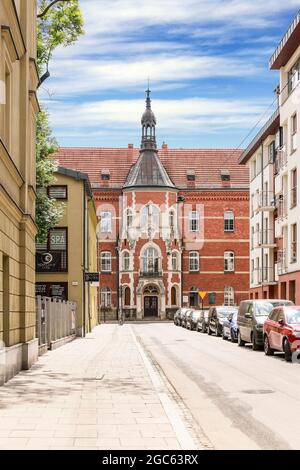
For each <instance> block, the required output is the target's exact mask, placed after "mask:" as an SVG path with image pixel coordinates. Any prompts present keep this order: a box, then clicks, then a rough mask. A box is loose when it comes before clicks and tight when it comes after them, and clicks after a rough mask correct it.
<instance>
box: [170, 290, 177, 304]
mask: <svg viewBox="0 0 300 470" xmlns="http://www.w3.org/2000/svg"><path fill="white" fill-rule="evenodd" d="M171 305H172V306H177V289H176V287H175V286H173V287H172V289H171Z"/></svg>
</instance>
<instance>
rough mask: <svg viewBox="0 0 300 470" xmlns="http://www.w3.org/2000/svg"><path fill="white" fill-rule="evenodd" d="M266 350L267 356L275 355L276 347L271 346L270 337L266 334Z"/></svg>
mask: <svg viewBox="0 0 300 470" xmlns="http://www.w3.org/2000/svg"><path fill="white" fill-rule="evenodd" d="M264 351H265V355H266V356H273V355H274V349H272V348H271V347H270V343H269V338H268V337H267V335H266V336H265V339H264Z"/></svg>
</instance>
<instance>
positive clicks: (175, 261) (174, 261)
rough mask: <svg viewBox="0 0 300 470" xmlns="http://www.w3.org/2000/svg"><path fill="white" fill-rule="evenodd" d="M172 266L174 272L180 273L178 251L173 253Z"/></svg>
mask: <svg viewBox="0 0 300 470" xmlns="http://www.w3.org/2000/svg"><path fill="white" fill-rule="evenodd" d="M171 264H172V271H178V253H177V252H176V251H173V253H172V259H171Z"/></svg>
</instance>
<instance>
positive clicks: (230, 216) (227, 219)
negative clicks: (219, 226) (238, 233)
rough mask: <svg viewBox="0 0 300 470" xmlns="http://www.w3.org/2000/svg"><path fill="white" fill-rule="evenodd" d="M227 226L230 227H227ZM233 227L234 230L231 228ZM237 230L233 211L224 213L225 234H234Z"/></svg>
mask: <svg viewBox="0 0 300 470" xmlns="http://www.w3.org/2000/svg"><path fill="white" fill-rule="evenodd" d="M226 225H229V228H228V226H227V227H226ZM231 226H232V228H231ZM234 230H235V217H234V212H233V211H225V212H224V232H234Z"/></svg>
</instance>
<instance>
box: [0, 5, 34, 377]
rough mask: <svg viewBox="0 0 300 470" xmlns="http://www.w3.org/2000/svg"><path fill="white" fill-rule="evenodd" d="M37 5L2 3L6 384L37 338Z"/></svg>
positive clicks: (0, 220) (0, 178)
mask: <svg viewBox="0 0 300 470" xmlns="http://www.w3.org/2000/svg"><path fill="white" fill-rule="evenodd" d="M36 7H37V5H36V0H26V2H24V1H23V0H15V1H13V0H1V2H0V29H1V34H0V383H3V382H5V381H7V380H8V379H9V378H11V377H12V376H13V375H15V374H16V373H18V372H19V371H20V370H21V369H27V368H29V367H30V366H31V365H32V364H33V363H34V362H35V361H36V360H37V355H38V344H37V340H36V339H35V336H36V335H35V324H36V318H35V292H34V282H35V272H34V271H35V261H34V260H35V235H36V226H35V221H34V218H35V127H36V114H37V112H38V109H39V106H38V101H37V98H36V88H37V83H38V74H37V68H36V61H35V59H36Z"/></svg>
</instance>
